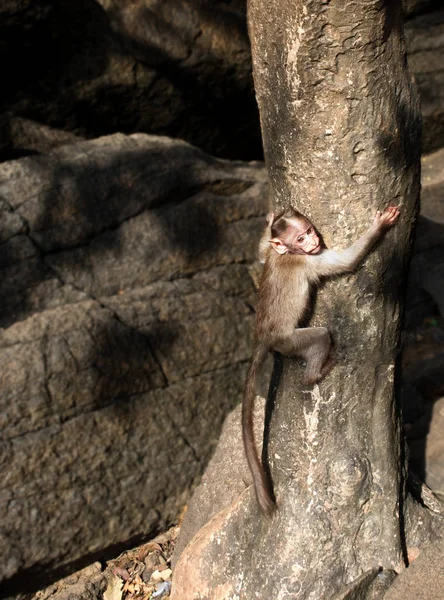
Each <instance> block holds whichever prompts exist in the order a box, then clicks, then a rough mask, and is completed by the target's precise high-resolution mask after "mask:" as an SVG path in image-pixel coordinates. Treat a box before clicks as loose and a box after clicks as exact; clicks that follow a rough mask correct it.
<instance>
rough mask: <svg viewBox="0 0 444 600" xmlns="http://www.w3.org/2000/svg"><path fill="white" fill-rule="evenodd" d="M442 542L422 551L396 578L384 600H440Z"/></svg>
mask: <svg viewBox="0 0 444 600" xmlns="http://www.w3.org/2000/svg"><path fill="white" fill-rule="evenodd" d="M443 562H444V540H441V541H439V542H437V543H435V544H432V545H431V546H429V547H428V548H426V549H425V550H424V551H422V552H421V553H420V554H419V556H418V558H417V559H416V560H415V561H414V562H413V563H412V564H411V565H410V567H409V568H408V569H405V570H404V571H402V573H401V574H400V575H399V576H398V577H397V578H396V580H395V581H394V583H393V585H392V586H391V587H390V589H389V590H388V591H387V592H386V594H385V595H384V600H410V599H412V600H413V598H414V599H415V600H442V597H443V590H444V569H443Z"/></svg>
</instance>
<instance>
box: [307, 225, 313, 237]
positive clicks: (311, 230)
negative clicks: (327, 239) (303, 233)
mask: <svg viewBox="0 0 444 600" xmlns="http://www.w3.org/2000/svg"><path fill="white" fill-rule="evenodd" d="M307 233H308V235H311V234H312V233H313V227H309V228H308V229H307Z"/></svg>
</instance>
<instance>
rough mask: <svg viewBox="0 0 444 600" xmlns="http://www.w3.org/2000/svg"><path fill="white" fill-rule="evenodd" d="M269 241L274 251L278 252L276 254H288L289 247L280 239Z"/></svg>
mask: <svg viewBox="0 0 444 600" xmlns="http://www.w3.org/2000/svg"><path fill="white" fill-rule="evenodd" d="M269 241H270V244H271V246H272V248H273V249H274V250H276V252H277V253H278V254H285V253H286V252H288V248H287V246H286V245H285V244H284V243H283V242H281V240H280V239H279V238H273V239H272V240H269Z"/></svg>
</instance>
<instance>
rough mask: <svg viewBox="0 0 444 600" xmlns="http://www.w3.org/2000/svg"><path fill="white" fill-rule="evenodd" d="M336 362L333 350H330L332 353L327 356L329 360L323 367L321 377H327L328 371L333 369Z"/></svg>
mask: <svg viewBox="0 0 444 600" xmlns="http://www.w3.org/2000/svg"><path fill="white" fill-rule="evenodd" d="M335 364H336V359H335V356H334V354H333V352H330V354H329V355H328V356H327V360H326V361H325V363H324V366H323V367H322V369H321V377H325V376H326V375H327V374H328V373H330V371H331V370H332V369H333V367H334V366H335Z"/></svg>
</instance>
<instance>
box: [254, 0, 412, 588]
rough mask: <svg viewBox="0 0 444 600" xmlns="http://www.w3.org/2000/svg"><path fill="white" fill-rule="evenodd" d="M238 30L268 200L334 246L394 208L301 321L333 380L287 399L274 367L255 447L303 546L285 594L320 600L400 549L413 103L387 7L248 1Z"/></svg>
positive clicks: (392, 8)
mask: <svg viewBox="0 0 444 600" xmlns="http://www.w3.org/2000/svg"><path fill="white" fill-rule="evenodd" d="M249 25H250V35H251V40H252V52H253V64H254V77H255V88H256V95H257V99H258V104H259V110H260V114H261V122H262V131H263V138H264V148H265V153H266V162H267V165H268V169H269V174H270V179H271V189H272V194H273V198H274V201H275V204H276V205H277V206H278V207H280V206H285V205H287V204H293V205H294V206H296V207H297V208H298V209H299V210H301V212H303V213H306V214H308V215H309V216H310V217H311V218H312V220H313V221H314V223H315V224H316V225H317V227H318V228H319V230H320V231H321V232H322V233H323V234H324V236H325V241H326V243H327V246H339V247H344V246H347V245H349V244H350V242H351V241H352V240H354V239H356V238H357V237H358V236H359V235H360V234H362V233H363V231H364V230H365V229H366V228H367V227H368V226H369V224H370V222H371V220H372V217H373V214H374V212H375V211H376V209H377V208H382V207H384V206H387V205H388V204H390V203H393V202H394V203H396V204H398V203H399V204H400V205H401V206H402V219H401V222H400V223H399V225H398V226H397V227H396V228H395V229H394V230H392V231H391V232H390V233H389V234H388V235H387V237H386V239H385V240H384V241H383V242H382V243H381V244H380V246H379V248H378V249H377V250H376V251H375V252H374V253H373V254H372V255H371V256H370V257H369V258H368V259H367V260H366V262H365V264H364V265H363V266H362V267H361V269H360V270H359V272H358V273H357V274H355V275H353V276H351V277H348V278H342V279H338V280H337V281H335V282H330V283H329V284H328V285H326V286H325V288H324V289H323V292H322V293H321V294H319V297H318V303H317V308H316V317H315V320H314V321H315V323H316V324H321V323H322V324H323V325H327V327H328V328H329V329H330V331H331V332H332V335H333V339H334V341H335V345H336V354H337V366H336V367H335V369H334V371H333V373H332V374H331V376H329V377H328V378H327V379H326V381H325V382H324V383H322V385H320V386H319V387H315V388H314V389H313V390H305V391H303V392H302V393H299V394H298V395H297V397H295V392H294V390H295V389H298V388H299V389H300V386H299V385H298V381H300V377H301V370H300V368H298V367H297V366H296V365H295V362H294V361H284V363H283V365H282V369H280V373H279V374H280V384H279V387H278V390H277V394H276V399H275V406H274V410H273V412H272V416H271V422H270V443H269V449H268V453H269V462H270V468H271V471H272V473H273V480H274V482H275V487H276V496H277V498H278V502H279V505H280V511H279V513H278V516H277V518H276V519H275V521H274V523H273V527H272V528H270V531H269V532H268V534H267V536H265V537H266V538H267V540H268V544H270V545H271V546H274V547H275V548H276V544H277V545H278V547H282V551H285V550H284V548H285V547H286V546H287V545H288V541H286V540H283V539H282V536H281V535H280V534H279V530H280V529H282V527H284V524H285V527H286V528H287V529H288V527H289V526H290V527H293V528H294V530H295V532H296V533H295V536H296V540H295V539H294V537H293V540H292V544H294V542H296V545H297V546H300V547H303V548H304V552H303V555H302V556H301V558H300V559H299V560H296V561H295V562H294V563H293V576H292V577H291V580H292V584H291V586H289V589H290V588H293V589H295V588H294V586H295V585H297V582H299V584H300V585H303V586H304V587H307V578H309V579H310V580H311V584H310V585H309V586H308V589H310V590H311V592H312V593H314V597H320V598H321V597H328V596H329V594H331V593H332V592H333V591H334V588H335V585H336V582H339V581H341V580H342V581H343V582H344V572H345V571H346V572H347V575H346V577H345V580H351V579H353V578H355V577H358V576H359V575H360V574H362V573H364V572H366V571H368V570H369V569H371V568H373V567H379V566H382V567H384V568H386V569H395V570H398V569H399V567H400V565H402V563H403V553H404V554H405V547H404V548H403V533H402V517H401V515H402V510H403V506H402V498H403V471H402V456H401V451H400V449H401V445H400V443H399V423H400V421H399V411H398V410H397V408H396V404H395V400H394V393H393V388H394V385H393V383H394V374H395V361H396V351H397V347H398V337H399V320H400V319H399V318H400V292H401V290H402V282H403V275H404V273H405V265H406V260H407V258H408V250H409V247H410V235H411V228H412V223H413V221H414V218H415V215H416V210H417V204H418V197H419V164H420V163H419V159H420V141H419V140H420V138H419V134H420V117H419V107H418V102H417V99H416V94H415V91H414V88H413V86H412V84H411V80H410V77H409V74H408V71H407V68H406V64H405V50H404V43H403V32H402V20H401V3H400V2H396V1H393V0H391V1H386V2H381V1H375V0H365V1H363V2H356V1H352V0H342V1H340V2H338V3H334V4H329V3H328V2H325V1H323V0H313V1H305V2H304V1H303V0H294V1H292V2H291V3H288V2H287V1H286V0H285V1H282V0H274V1H272V2H269V1H268V0H267V1H265V0H251V1H250V12H249ZM304 392H305V393H304ZM278 432H279V433H278ZM289 524H293V525H289ZM272 540H273V541H272ZM255 562H256V563H257V564H258V568H259V569H260V568H261V566H260V562H261V558H260V557H259V556H258V557H257V560H256V561H255ZM295 565H297V566H296V567H295ZM264 567H265V565H262V568H264ZM325 571H327V572H328V573H329V577H328V579H327V581H326V578H325ZM321 573H324V576H322V577H321Z"/></svg>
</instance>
